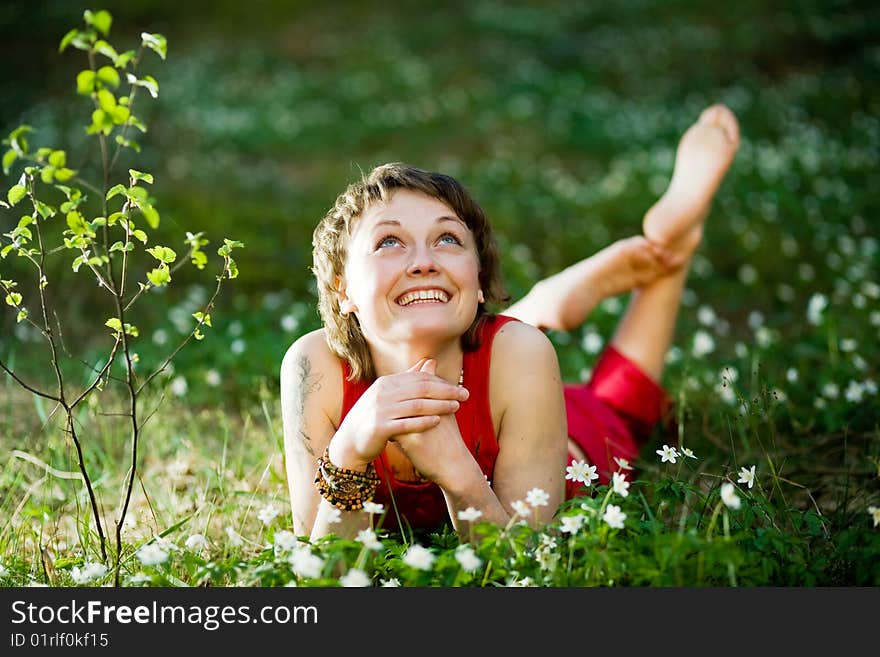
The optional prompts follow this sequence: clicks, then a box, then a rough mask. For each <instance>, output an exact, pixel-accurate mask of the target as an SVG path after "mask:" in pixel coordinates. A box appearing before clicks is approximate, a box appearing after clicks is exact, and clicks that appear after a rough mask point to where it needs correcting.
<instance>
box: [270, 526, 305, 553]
mask: <svg viewBox="0 0 880 657" xmlns="http://www.w3.org/2000/svg"><path fill="white" fill-rule="evenodd" d="M272 542H273V543H274V544H275V554H276V555H277V554H280V553H282V552H290V551H291V550H293V549H294V548H295V547H296V546H297V545H299V540H298V539H297V537H296V535H295V534H294V533H293V532H291V531H288V530H286V529H279V530H278V531H277V532H275V534H274V536H273V537H272Z"/></svg>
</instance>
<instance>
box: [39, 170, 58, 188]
mask: <svg viewBox="0 0 880 657" xmlns="http://www.w3.org/2000/svg"><path fill="white" fill-rule="evenodd" d="M54 178H55V167H53V166H45V167H43V168H42V169H41V170H40V180H42V181H43V182H44V183H46V184H47V185H50V184H52V180H53V179H54Z"/></svg>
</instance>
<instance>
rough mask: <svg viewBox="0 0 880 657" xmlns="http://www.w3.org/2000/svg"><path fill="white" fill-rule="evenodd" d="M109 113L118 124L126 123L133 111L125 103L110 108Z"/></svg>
mask: <svg viewBox="0 0 880 657" xmlns="http://www.w3.org/2000/svg"><path fill="white" fill-rule="evenodd" d="M108 114H109V115H110V118H111V119H112V120H113V123H115V124H116V125H125V123H126V122H127V121H128V117H129V116H131V111H129V109H128V108H127V107H125V106H123V105H117V106H116V107H114V108H113V109H112V110H110V111H109V112H108Z"/></svg>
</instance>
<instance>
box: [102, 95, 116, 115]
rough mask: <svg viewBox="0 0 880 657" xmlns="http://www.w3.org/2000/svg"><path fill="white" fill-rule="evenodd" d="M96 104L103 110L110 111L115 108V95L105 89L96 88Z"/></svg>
mask: <svg viewBox="0 0 880 657" xmlns="http://www.w3.org/2000/svg"><path fill="white" fill-rule="evenodd" d="M98 104H99V105H100V106H101V109H102V110H104V111H105V112H108V113H109V112H112V111H113V110H114V109H116V96H114V95H113V94H112V93H111V92H109V91H107V90H106V89H99V90H98Z"/></svg>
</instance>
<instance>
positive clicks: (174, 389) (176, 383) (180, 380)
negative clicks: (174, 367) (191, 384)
mask: <svg viewBox="0 0 880 657" xmlns="http://www.w3.org/2000/svg"><path fill="white" fill-rule="evenodd" d="M187 388H188V386H187V383H186V379H185V378H184V377H183V376H176V377H174V379H173V380H172V381H171V394H173V395H174V396H175V397H183V396H184V395H185V394H186V391H187Z"/></svg>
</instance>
